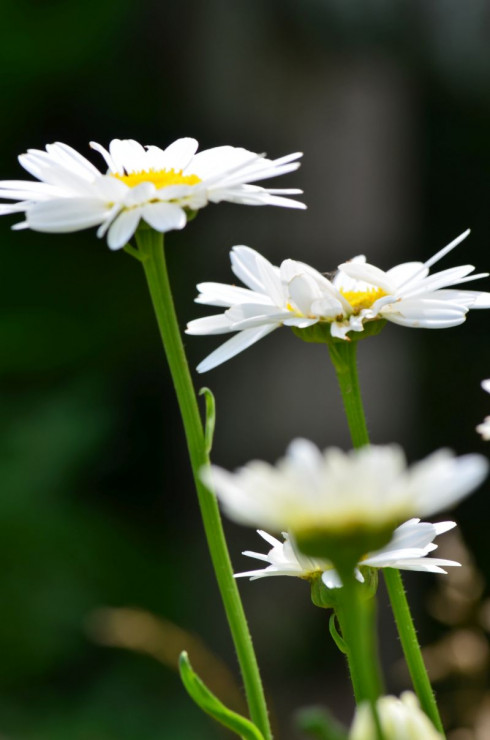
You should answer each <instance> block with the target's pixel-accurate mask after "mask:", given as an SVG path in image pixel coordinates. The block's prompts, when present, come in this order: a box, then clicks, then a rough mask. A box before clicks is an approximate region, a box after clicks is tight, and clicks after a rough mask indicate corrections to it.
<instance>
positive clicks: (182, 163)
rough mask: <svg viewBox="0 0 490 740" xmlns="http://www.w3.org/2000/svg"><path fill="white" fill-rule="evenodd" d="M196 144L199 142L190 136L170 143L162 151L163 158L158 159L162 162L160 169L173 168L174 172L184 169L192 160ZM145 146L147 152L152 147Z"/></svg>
mask: <svg viewBox="0 0 490 740" xmlns="http://www.w3.org/2000/svg"><path fill="white" fill-rule="evenodd" d="M198 146H199V144H198V143H197V141H196V139H191V138H190V137H187V138H183V139H177V141H174V142H173V144H170V146H168V147H167V148H166V149H165V151H164V152H163V154H164V158H163V159H162V160H159V162H160V161H161V162H162V164H160V167H161V169H166V170H172V169H173V170H175V171H176V172H179V171H180V170H185V169H186V168H187V167H188V166H189V164H190V163H191V162H192V159H193V157H194V154H195V153H196V151H197V147H198ZM147 148H148V151H149V152H150V151H152V150H153V147H147ZM190 174H192V175H193V174H197V173H194V172H190Z"/></svg>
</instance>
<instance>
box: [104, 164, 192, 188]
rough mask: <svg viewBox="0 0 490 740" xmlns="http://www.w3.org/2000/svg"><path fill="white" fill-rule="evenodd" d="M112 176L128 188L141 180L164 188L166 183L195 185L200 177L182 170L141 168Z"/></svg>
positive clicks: (138, 183)
mask: <svg viewBox="0 0 490 740" xmlns="http://www.w3.org/2000/svg"><path fill="white" fill-rule="evenodd" d="M111 174H112V176H113V177H115V178H116V179H117V180H121V182H124V183H126V185H129V187H130V188H134V187H136V185H140V183H142V182H152V183H153V184H154V185H155V187H156V188H165V187H167V186H168V185H197V184H198V183H200V182H201V178H200V177H198V176H197V175H183V174H182V170H177V171H175V170H174V169H171V170H142V171H141V172H132V173H131V174H130V175H119V174H118V173H111Z"/></svg>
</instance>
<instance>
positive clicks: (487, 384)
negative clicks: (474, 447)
mask: <svg viewBox="0 0 490 740" xmlns="http://www.w3.org/2000/svg"><path fill="white" fill-rule="evenodd" d="M481 387H482V388H483V390H484V391H486V392H487V393H490V378H489V379H488V380H482V382H481ZM476 431H477V432H478V433H479V434H481V436H482V438H483V439H484V440H485V442H488V440H490V416H485V418H484V419H483V421H482V423H481V424H478V426H477V428H476Z"/></svg>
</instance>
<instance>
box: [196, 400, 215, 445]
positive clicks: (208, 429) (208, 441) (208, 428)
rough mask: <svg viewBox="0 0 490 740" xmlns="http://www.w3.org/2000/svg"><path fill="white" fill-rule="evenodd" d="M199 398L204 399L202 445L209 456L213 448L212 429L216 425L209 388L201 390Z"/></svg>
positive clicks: (213, 404) (213, 401)
mask: <svg viewBox="0 0 490 740" xmlns="http://www.w3.org/2000/svg"><path fill="white" fill-rule="evenodd" d="M199 395H200V396H205V397H206V423H205V425H204V444H205V446H206V454H208V455H209V453H210V452H211V449H212V447H213V437H214V427H215V425H216V402H215V400H214V396H213V393H212V391H210V390H209V388H201V390H200V391H199Z"/></svg>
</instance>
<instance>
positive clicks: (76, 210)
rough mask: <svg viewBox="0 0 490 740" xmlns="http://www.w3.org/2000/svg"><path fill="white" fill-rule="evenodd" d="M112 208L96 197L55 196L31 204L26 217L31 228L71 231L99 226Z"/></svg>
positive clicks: (53, 231) (47, 230)
mask: <svg viewBox="0 0 490 740" xmlns="http://www.w3.org/2000/svg"><path fill="white" fill-rule="evenodd" d="M109 212H110V210H109V209H108V208H107V206H106V205H105V204H104V203H102V202H101V201H100V200H98V199H95V198H53V199H52V200H49V201H45V202H41V203H36V204H35V205H33V206H31V207H30V208H29V209H28V211H27V213H26V218H27V222H28V224H29V227H30V228H31V229H34V230H35V231H43V232H47V233H69V232H73V231H80V230H81V229H87V228H89V227H90V226H98V225H99V224H101V223H102V222H103V221H104V220H105V219H106V217H107V215H108V213H109Z"/></svg>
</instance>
